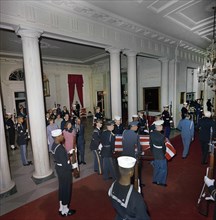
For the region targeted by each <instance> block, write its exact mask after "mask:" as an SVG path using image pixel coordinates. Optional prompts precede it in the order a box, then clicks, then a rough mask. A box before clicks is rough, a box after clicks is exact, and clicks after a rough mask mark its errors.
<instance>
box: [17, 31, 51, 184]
mask: <svg viewBox="0 0 216 220" xmlns="http://www.w3.org/2000/svg"><path fill="white" fill-rule="evenodd" d="M17 35H20V36H21V40H22V48H23V60H24V70H25V87H26V94H27V106H28V118H29V125H30V136H31V145H32V151H33V162H34V167H35V170H34V172H33V180H34V181H35V183H36V184H38V183H41V182H44V181H45V180H47V179H50V178H52V177H53V175H54V174H53V171H52V169H51V168H50V163H49V155H48V147H47V137H46V124H45V107H44V95H43V80H42V73H41V61H40V52H39V44H38V41H39V37H40V35H41V32H37V31H34V30H26V29H18V30H17Z"/></svg>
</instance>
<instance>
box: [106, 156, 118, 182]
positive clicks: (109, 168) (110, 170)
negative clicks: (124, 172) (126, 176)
mask: <svg viewBox="0 0 216 220" xmlns="http://www.w3.org/2000/svg"><path fill="white" fill-rule="evenodd" d="M110 175H111V177H112V178H113V179H116V174H115V169H114V165H113V158H112V157H103V178H104V179H105V180H107V179H109V176H110Z"/></svg>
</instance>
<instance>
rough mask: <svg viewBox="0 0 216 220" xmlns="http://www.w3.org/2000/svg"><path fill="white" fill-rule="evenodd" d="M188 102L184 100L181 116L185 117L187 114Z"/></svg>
mask: <svg viewBox="0 0 216 220" xmlns="http://www.w3.org/2000/svg"><path fill="white" fill-rule="evenodd" d="M187 108H188V103H187V102H184V103H183V107H182V108H181V118H182V119H184V118H185V116H186V114H187V113H188V109H187Z"/></svg>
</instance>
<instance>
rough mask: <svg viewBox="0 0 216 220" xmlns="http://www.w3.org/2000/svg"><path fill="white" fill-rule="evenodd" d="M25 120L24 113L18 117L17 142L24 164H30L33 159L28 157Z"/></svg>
mask: <svg viewBox="0 0 216 220" xmlns="http://www.w3.org/2000/svg"><path fill="white" fill-rule="evenodd" d="M23 122H24V118H23V115H18V117H17V144H18V146H19V148H20V154H21V160H22V164H23V166H29V165H31V164H32V161H28V160H27V157H26V151H27V149H26V148H27V141H28V133H27V131H26V123H23Z"/></svg>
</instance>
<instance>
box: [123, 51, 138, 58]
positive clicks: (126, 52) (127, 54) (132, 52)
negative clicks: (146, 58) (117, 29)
mask: <svg viewBox="0 0 216 220" xmlns="http://www.w3.org/2000/svg"><path fill="white" fill-rule="evenodd" d="M123 54H125V55H126V56H128V57H135V56H136V55H137V54H138V53H137V52H136V51H133V50H127V49H125V50H124V51H123Z"/></svg>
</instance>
